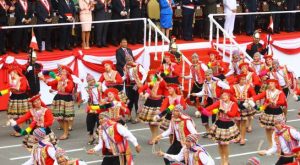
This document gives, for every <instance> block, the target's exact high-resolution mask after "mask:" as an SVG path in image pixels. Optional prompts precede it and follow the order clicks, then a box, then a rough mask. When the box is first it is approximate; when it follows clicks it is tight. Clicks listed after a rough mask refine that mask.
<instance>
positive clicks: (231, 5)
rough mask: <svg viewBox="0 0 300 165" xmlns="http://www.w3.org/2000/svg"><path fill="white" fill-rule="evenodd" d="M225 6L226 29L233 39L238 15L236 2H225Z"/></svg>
mask: <svg viewBox="0 0 300 165" xmlns="http://www.w3.org/2000/svg"><path fill="white" fill-rule="evenodd" d="M223 5H224V13H225V14H226V16H225V23H224V29H225V31H226V32H227V33H228V34H229V35H230V36H232V37H234V36H233V29H234V22H235V14H234V13H236V5H237V4H236V0H223Z"/></svg>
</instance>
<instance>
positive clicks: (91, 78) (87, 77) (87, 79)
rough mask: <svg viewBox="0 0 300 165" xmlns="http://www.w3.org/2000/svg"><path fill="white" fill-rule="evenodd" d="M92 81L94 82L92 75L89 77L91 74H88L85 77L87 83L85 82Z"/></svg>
mask: <svg viewBox="0 0 300 165" xmlns="http://www.w3.org/2000/svg"><path fill="white" fill-rule="evenodd" d="M92 80H95V77H94V76H93V75H91V74H89V73H88V74H87V75H86V81H87V82H90V81H92Z"/></svg>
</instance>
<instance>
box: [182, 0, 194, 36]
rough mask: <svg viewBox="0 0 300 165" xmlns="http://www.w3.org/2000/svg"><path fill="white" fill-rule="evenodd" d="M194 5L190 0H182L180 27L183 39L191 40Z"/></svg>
mask: <svg viewBox="0 0 300 165" xmlns="http://www.w3.org/2000/svg"><path fill="white" fill-rule="evenodd" d="M194 12H195V6H194V2H193V1H192V0H182V29H183V39H184V40H186V41H191V40H193V18H194Z"/></svg>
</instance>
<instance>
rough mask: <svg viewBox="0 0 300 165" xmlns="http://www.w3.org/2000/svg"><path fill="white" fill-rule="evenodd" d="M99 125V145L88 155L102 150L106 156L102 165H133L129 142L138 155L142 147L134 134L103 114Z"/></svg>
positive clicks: (89, 151) (100, 116)
mask: <svg viewBox="0 0 300 165" xmlns="http://www.w3.org/2000/svg"><path fill="white" fill-rule="evenodd" d="M99 123H100V127H99V143H98V145H96V146H95V147H94V148H92V149H90V150H88V151H87V153H88V154H95V153H96V152H97V151H100V150H101V149H102V154H103V155H104V159H103V161H102V165H123V164H122V163H121V162H123V163H125V162H126V165H133V164H134V163H133V158H132V153H131V151H130V148H129V143H128V141H130V142H131V143H132V144H133V146H134V147H135V150H136V152H137V153H139V152H140V151H141V146H140V145H139V144H138V142H137V139H136V138H135V137H134V136H133V134H132V133H131V132H130V131H129V130H128V129H127V128H126V127H124V126H123V125H121V124H120V123H117V122H115V121H112V120H110V119H109V116H106V115H103V114H100V115H99Z"/></svg>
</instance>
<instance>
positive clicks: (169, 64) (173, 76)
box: [158, 53, 180, 84]
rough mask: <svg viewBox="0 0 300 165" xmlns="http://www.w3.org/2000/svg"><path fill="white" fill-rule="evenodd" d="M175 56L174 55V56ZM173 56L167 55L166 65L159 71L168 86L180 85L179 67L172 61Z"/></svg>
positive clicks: (162, 65) (163, 64) (165, 58)
mask: <svg viewBox="0 0 300 165" xmlns="http://www.w3.org/2000/svg"><path fill="white" fill-rule="evenodd" d="M172 56H173V55H172ZM172 56H171V54H169V53H168V54H165V56H164V63H162V64H161V66H160V67H159V69H158V72H160V73H161V77H162V78H163V79H164V80H165V81H166V82H167V83H168V84H179V80H178V78H179V75H180V74H179V72H178V65H177V64H176V63H174V62H173V61H172V60H171V57H172Z"/></svg>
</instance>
